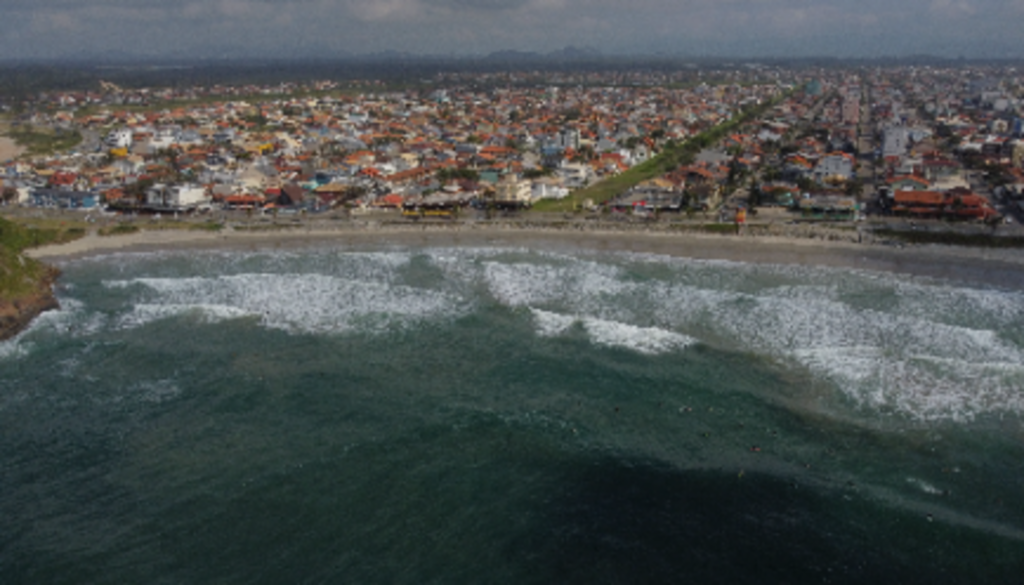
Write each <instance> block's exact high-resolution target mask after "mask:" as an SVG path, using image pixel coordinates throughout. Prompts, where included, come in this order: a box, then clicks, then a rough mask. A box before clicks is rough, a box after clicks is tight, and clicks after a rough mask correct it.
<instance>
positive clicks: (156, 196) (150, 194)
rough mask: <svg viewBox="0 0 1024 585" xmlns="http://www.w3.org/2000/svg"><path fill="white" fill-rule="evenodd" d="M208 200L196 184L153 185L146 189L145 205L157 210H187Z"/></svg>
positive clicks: (203, 190) (204, 190) (203, 191)
mask: <svg viewBox="0 0 1024 585" xmlns="http://www.w3.org/2000/svg"><path fill="white" fill-rule="evenodd" d="M207 200H208V197H207V196H206V189H204V188H203V187H200V186H198V185H187V184H186V185H171V186H167V185H159V184H158V185H153V186H152V187H150V188H149V189H148V190H147V191H146V207H149V208H151V209H154V210H157V211H164V210H166V211H187V210H190V209H195V208H196V207H199V205H200V204H202V203H205V202H206V201H207Z"/></svg>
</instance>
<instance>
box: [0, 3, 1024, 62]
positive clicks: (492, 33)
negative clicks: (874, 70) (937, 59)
mask: <svg viewBox="0 0 1024 585" xmlns="http://www.w3.org/2000/svg"><path fill="white" fill-rule="evenodd" d="M1022 17H1024V0H903V1H901V2H892V1H889V0H885V1H883V0H864V1H861V2H856V3H853V2H846V1H842V0H682V1H680V0H634V1H633V2H629V3H626V2H621V1H617V0H616V1H613V0H507V1H503V0H186V1H184V2H178V3H174V4H168V3H167V2H165V1H163V0H31V1H30V0H0V55H3V56H7V57H44V56H60V55H69V54H81V53H83V52H85V53H111V52H115V53H116V52H122V53H126V54H141V55H159V54H165V53H175V54H188V55H197V56H198V55H205V54H218V52H219V51H221V50H222V48H223V47H225V46H230V47H232V51H234V52H236V53H238V52H241V53H250V54H253V55H268V54H270V55H281V53H282V52H286V53H287V54H288V55H293V56H305V55H309V54H316V55H321V56H322V55H324V54H330V53H331V52H341V51H345V52H351V53H361V52H373V51H380V50H387V49H397V50H403V51H411V52H424V53H452V52H454V53H463V54H465V53H487V52H490V51H495V50H503V49H520V50H552V49H557V48H561V47H563V46H566V45H569V44H575V45H588V46H593V47H596V48H598V49H600V50H602V51H603V52H605V53H616V52H638V51H639V52H642V51H669V52H679V53H687V54H701V53H704V54H708V53H718V54H731V55H754V56H756V55H779V54H792V53H798V54H801V55H811V54H826V55H840V56H847V55H851V56H852V55H859V54H865V55H881V54H906V53H936V54H952V55H956V54H961V53H963V54H966V55H968V56H1008V55H1016V56H1024V54H1022V53H1024V48H1022V47H1024V45H1022V44H1020V43H1019V42H1015V41H1014V39H1015V38H1016V37H1017V36H1018V34H1019V33H1018V30H1017V29H1018V28H1019V26H1018V25H1017V23H1019V22H1021V19H1022ZM285 39H287V42H285Z"/></svg>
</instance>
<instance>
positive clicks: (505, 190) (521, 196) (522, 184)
mask: <svg viewBox="0 0 1024 585" xmlns="http://www.w3.org/2000/svg"><path fill="white" fill-rule="evenodd" d="M532 199H533V193H532V189H531V186H530V182H529V181H525V180H520V179H518V178H516V176H515V175H505V176H504V177H502V178H501V180H500V181H498V184H497V185H495V196H494V200H495V201H496V202H498V203H516V204H527V203H530V201H531V200H532Z"/></svg>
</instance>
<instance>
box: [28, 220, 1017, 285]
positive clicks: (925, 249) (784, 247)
mask: <svg viewBox="0 0 1024 585" xmlns="http://www.w3.org/2000/svg"><path fill="white" fill-rule="evenodd" d="M309 246H315V247H323V246H333V247H340V248H351V249H366V248H381V247H392V246H396V247H411V248H416V247H436V246H470V247H479V246H487V247H523V248H536V249H544V250H554V251H566V252H572V251H588V252H596V253H642V254H658V255H668V256H676V257H686V258H695V259H702V260H726V261H734V262H754V263H770V264H798V265H815V266H828V267H836V268H852V269H861V270H875V271H886V272H895V273H906V274H914V275H919V276H928V277H934V278H941V279H945V280H952V281H958V282H964V283H974V284H985V285H991V286H998V287H1004V288H1014V289H1022V290H1024V251H1021V250H1015V249H990V248H967V247H952V246H937V245H929V246H907V247H895V246H888V245H882V244H878V243H873V244H858V243H855V242H844V241H827V240H819V239H810V238H784V237H774V236H758V237H737V236H723V235H709V234H696V233H670V232H649V231H643V230H614V231H601V230H586V231H581V230H577V229H567V228H553V229H537V228H517V227H507V226H495V225H487V226H483V225H474V224H469V223H467V224H446V225H445V224H433V225H411V226H386V227H382V226H379V225H374V224H372V223H371V224H367V225H347V226H345V227H341V228H335V229H324V228H322V227H316V228H313V227H310V228H294V229H289V230H272V231H258V232H248V231H234V230H225V231H223V232H203V231H185V230H154V231H146V230H143V231H141V232H137V233H134V234H129V235H122V236H105V237H101V236H97V235H95V234H92V233H90V234H89V235H87V236H86V237H84V238H82V239H79V240H76V241H74V242H70V243H67V244H61V245H55V246H46V247H43V248H38V249H35V250H29V251H27V252H26V253H27V254H28V255H29V256H32V257H35V258H39V259H46V260H48V261H56V262H64V261H73V260H74V259H77V258H83V257H89V256H97V255H107V254H115V253H121V252H159V251H180V250H190V249H217V248H221V249H233V250H249V251H258V250H272V249H282V248H296V247H309Z"/></svg>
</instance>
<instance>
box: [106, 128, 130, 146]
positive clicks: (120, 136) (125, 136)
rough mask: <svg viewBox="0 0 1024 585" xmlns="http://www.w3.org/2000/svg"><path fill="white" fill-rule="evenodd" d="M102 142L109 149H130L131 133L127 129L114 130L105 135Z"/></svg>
mask: <svg viewBox="0 0 1024 585" xmlns="http://www.w3.org/2000/svg"><path fill="white" fill-rule="evenodd" d="M104 142H105V143H106V145H107V146H108V147H110V148H131V146H132V131H131V130H129V129H127V128H116V129H114V130H111V131H110V133H109V134H107V137H106V138H105V139H104Z"/></svg>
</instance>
